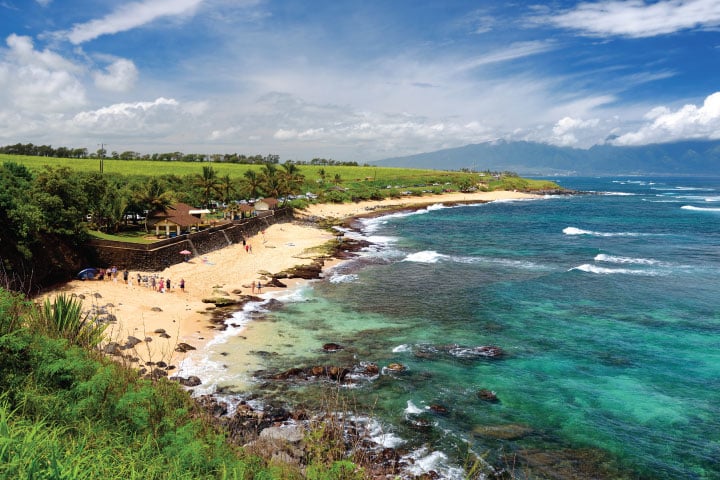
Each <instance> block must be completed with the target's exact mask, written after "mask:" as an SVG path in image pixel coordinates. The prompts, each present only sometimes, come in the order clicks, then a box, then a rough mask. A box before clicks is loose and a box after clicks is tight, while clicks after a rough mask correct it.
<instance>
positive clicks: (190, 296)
mask: <svg viewBox="0 0 720 480" xmlns="http://www.w3.org/2000/svg"><path fill="white" fill-rule="evenodd" d="M534 197H535V196H533V195H529V194H525V193H520V192H504V191H502V192H489V193H470V194H466V193H449V194H443V195H433V196H423V197H404V198H401V199H387V200H382V201H364V202H358V203H347V204H314V205H311V206H309V207H308V208H307V209H305V210H302V211H299V212H297V215H296V216H297V217H298V218H299V219H302V218H303V217H305V218H313V217H314V218H318V217H320V218H336V219H345V218H348V217H355V216H360V215H368V214H377V213H379V212H384V211H391V210H398V209H402V208H417V207H419V206H423V205H433V204H437V203H445V204H447V203H474V202H484V201H493V200H505V199H526V198H534ZM334 238H335V237H334V235H333V234H332V233H330V232H328V231H325V230H322V229H319V228H316V227H313V226H312V225H310V224H308V223H307V222H304V223H298V222H292V223H283V224H276V225H273V226H271V227H269V228H268V229H267V230H265V232H264V233H261V234H258V235H256V236H254V237H252V238H250V239H248V242H247V243H248V245H249V246H250V247H251V252H247V251H246V249H245V247H244V246H243V245H241V244H235V245H231V246H228V247H226V248H223V249H220V250H216V251H214V252H211V253H208V254H206V255H202V256H200V257H195V258H190V259H189V261H187V262H182V263H178V264H176V265H173V266H171V267H168V268H166V269H165V270H163V271H161V272H142V271H137V270H133V269H132V268H130V269H129V273H130V275H129V276H130V279H131V280H132V281H131V282H128V283H127V284H126V283H125V282H124V281H123V278H122V274H121V273H120V274H119V275H118V278H117V279H116V280H107V279H106V280H88V281H81V280H74V281H71V282H69V283H67V284H65V285H64V286H62V287H61V288H59V289H57V290H54V291H52V292H49V293H47V294H46V296H49V297H52V296H53V295H55V294H57V293H60V292H65V293H69V294H76V295H77V296H79V297H81V298H83V302H84V303H85V306H86V307H87V308H88V309H89V308H91V307H93V306H94V307H95V308H96V309H97V308H104V309H105V310H106V311H108V312H109V313H112V314H113V315H115V317H116V318H117V321H116V322H113V323H111V324H110V325H109V327H108V329H107V330H106V337H107V339H108V341H115V342H117V343H119V344H121V345H122V344H125V343H126V342H127V339H128V336H133V337H136V338H138V339H140V340H142V341H141V343H138V344H137V345H136V346H135V347H134V349H132V351H128V352H130V353H129V355H130V356H134V357H137V358H138V359H139V364H145V363H147V362H158V361H164V362H166V363H167V364H169V365H176V364H178V362H180V361H181V360H182V358H183V357H185V356H186V355H187V354H186V353H183V352H178V351H176V349H177V347H178V345H179V344H181V343H185V344H188V345H191V346H192V347H194V348H196V349H199V350H201V349H202V348H203V345H204V344H205V343H206V342H207V341H209V340H210V339H212V338H213V336H214V334H215V330H214V327H213V325H212V324H211V322H210V319H211V316H212V315H211V313H210V310H211V309H212V308H213V305H212V304H209V303H204V302H203V301H202V300H203V299H207V298H211V297H218V296H229V297H234V296H237V294H238V293H242V294H244V295H249V294H257V292H253V291H252V289H251V288H250V285H251V284H252V282H255V283H257V281H258V280H261V281H262V279H263V272H270V273H278V272H281V271H283V270H286V269H288V268H291V267H293V266H296V265H302V264H307V263H311V262H312V261H313V260H314V259H315V258H317V257H318V256H319V255H321V254H320V253H319V252H317V251H315V252H313V251H312V249H313V248H315V247H319V246H321V245H323V244H325V243H327V242H328V241H331V240H333V239H334ZM138 274H140V275H141V277H142V276H146V275H149V276H152V275H156V276H157V278H158V279H159V278H162V279H168V278H169V279H170V281H171V288H170V290H168V291H166V292H165V293H160V292H158V291H157V289H155V290H153V289H151V288H148V287H145V286H143V285H138V283H137V276H138ZM181 279H182V280H184V281H185V288H184V290H181V289H180V287H179V283H180V281H181ZM291 282H292V281H291ZM296 282H297V281H296ZM263 283H264V282H263ZM292 285H293V284H292V283H290V284H289V285H288V286H289V287H291V286H292ZM270 290H273V289H268V288H263V290H262V293H261V294H260V296H262V294H266V293H267V292H269V291H270ZM161 330H164V331H165V333H166V334H165V335H160V334H159V333H158V332H159V331H161ZM249 330H252V329H249ZM255 340H257V341H260V340H261V339H255ZM136 365H138V364H136Z"/></svg>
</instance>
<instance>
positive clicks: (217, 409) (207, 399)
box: [196, 395, 228, 417]
mask: <svg viewBox="0 0 720 480" xmlns="http://www.w3.org/2000/svg"><path fill="white" fill-rule="evenodd" d="M196 401H197V403H198V404H199V405H200V407H201V408H202V409H203V410H205V411H206V412H210V414H211V415H213V416H215V417H220V416H222V415H225V414H227V412H228V405H227V403H225V402H221V401H219V400H218V399H217V398H215V397H214V396H213V395H202V396H200V397H198V398H197V399H196Z"/></svg>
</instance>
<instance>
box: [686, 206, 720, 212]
mask: <svg viewBox="0 0 720 480" xmlns="http://www.w3.org/2000/svg"><path fill="white" fill-rule="evenodd" d="M680 208H682V209H683V210H692V211H694V212H720V208H706V207H695V206H693V205H683V206H682V207H680Z"/></svg>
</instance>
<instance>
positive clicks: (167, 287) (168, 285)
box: [165, 278, 170, 292]
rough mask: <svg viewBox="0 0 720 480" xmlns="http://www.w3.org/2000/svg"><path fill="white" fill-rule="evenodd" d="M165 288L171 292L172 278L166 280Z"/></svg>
mask: <svg viewBox="0 0 720 480" xmlns="http://www.w3.org/2000/svg"><path fill="white" fill-rule="evenodd" d="M165 289H166V290H167V291H168V292H169V291H170V278H168V279H167V280H165Z"/></svg>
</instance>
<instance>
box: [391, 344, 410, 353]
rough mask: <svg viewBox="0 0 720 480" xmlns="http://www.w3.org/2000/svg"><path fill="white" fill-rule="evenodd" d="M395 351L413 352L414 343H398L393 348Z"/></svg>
mask: <svg viewBox="0 0 720 480" xmlns="http://www.w3.org/2000/svg"><path fill="white" fill-rule="evenodd" d="M392 351H393V353H405V352H411V351H412V345H409V344H407V343H404V344H402V345H398V346H397V347H395V348H393V349H392Z"/></svg>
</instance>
